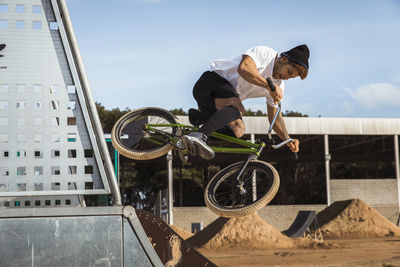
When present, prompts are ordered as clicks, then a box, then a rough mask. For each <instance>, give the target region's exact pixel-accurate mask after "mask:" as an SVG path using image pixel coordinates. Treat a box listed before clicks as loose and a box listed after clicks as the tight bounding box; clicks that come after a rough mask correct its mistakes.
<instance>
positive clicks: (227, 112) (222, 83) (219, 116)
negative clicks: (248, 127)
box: [193, 71, 241, 136]
mask: <svg viewBox="0 0 400 267" xmlns="http://www.w3.org/2000/svg"><path fill="white" fill-rule="evenodd" d="M193 96H194V98H195V99H196V102H197V105H198V107H199V110H200V111H201V112H202V113H203V114H204V115H205V116H206V117H207V118H208V120H207V122H206V123H205V124H204V125H203V126H202V127H201V128H200V129H199V132H202V133H204V134H205V135H207V136H209V135H210V134H211V133H212V132H214V131H216V130H218V129H221V128H222V127H224V126H225V125H226V124H228V123H229V122H231V121H234V120H237V119H239V118H241V115H240V112H239V110H238V109H237V108H236V107H233V106H229V107H225V108H223V109H220V110H217V108H216V107H215V98H230V97H239V96H238V94H237V93H236V91H235V88H233V86H232V85H231V84H230V83H229V82H228V81H227V80H226V79H225V78H223V77H221V76H219V75H218V74H217V73H215V72H210V71H206V72H204V73H203V75H201V77H200V79H199V80H198V81H197V82H196V84H195V85H194V88H193Z"/></svg>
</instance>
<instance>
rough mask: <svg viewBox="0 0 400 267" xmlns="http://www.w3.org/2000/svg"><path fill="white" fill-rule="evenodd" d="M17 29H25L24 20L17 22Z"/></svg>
mask: <svg viewBox="0 0 400 267" xmlns="http://www.w3.org/2000/svg"><path fill="white" fill-rule="evenodd" d="M17 29H25V20H17Z"/></svg>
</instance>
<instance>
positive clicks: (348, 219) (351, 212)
mask: <svg viewBox="0 0 400 267" xmlns="http://www.w3.org/2000/svg"><path fill="white" fill-rule="evenodd" d="M317 219H318V222H319V225H320V229H321V232H322V235H323V237H324V238H368V237H385V236H386V237H387V236H400V228H399V227H397V226H396V225H394V224H393V223H392V222H390V221H389V220H388V219H386V218H385V217H384V216H383V215H381V214H380V213H379V212H377V211H376V210H375V209H374V208H372V207H370V206H368V205H367V204H366V203H365V202H363V201H362V200H360V199H350V200H345V201H337V202H335V203H333V204H332V205H330V206H329V207H327V208H326V209H324V210H323V211H321V212H320V213H318V214H317Z"/></svg>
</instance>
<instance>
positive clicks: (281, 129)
mask: <svg viewBox="0 0 400 267" xmlns="http://www.w3.org/2000/svg"><path fill="white" fill-rule="evenodd" d="M267 108H268V120H269V123H271V122H272V120H273V118H274V116H275V113H276V111H277V109H276V108H274V107H271V106H270V105H267ZM278 116H280V118H279V117H278V118H277V119H276V121H275V124H274V127H273V129H274V131H275V133H276V134H277V135H278V136H279V137H280V138H281V139H282V140H287V139H289V138H290V137H289V134H288V133H287V131H286V126H285V122H284V121H283V117H282V113H281V112H279V115H278ZM287 146H288V147H289V148H290V150H291V151H292V152H298V151H299V140H297V139H293V141H292V142H291V143H288V144H287Z"/></svg>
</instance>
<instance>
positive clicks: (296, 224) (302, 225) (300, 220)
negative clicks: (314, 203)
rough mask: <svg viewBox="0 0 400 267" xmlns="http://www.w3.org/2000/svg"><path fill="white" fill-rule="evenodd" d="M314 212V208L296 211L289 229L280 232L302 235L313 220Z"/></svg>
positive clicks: (296, 235) (289, 234)
mask: <svg viewBox="0 0 400 267" xmlns="http://www.w3.org/2000/svg"><path fill="white" fill-rule="evenodd" d="M315 214H316V212H315V211H314V210H301V211H299V213H297V216H296V218H295V219H294V221H293V223H292V225H291V226H290V227H289V229H287V230H285V231H283V232H282V234H284V235H286V236H288V237H291V238H296V237H303V235H304V233H305V232H306V231H307V229H308V228H309V227H310V225H311V223H312V222H313V221H314V219H315V218H316V217H315Z"/></svg>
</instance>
